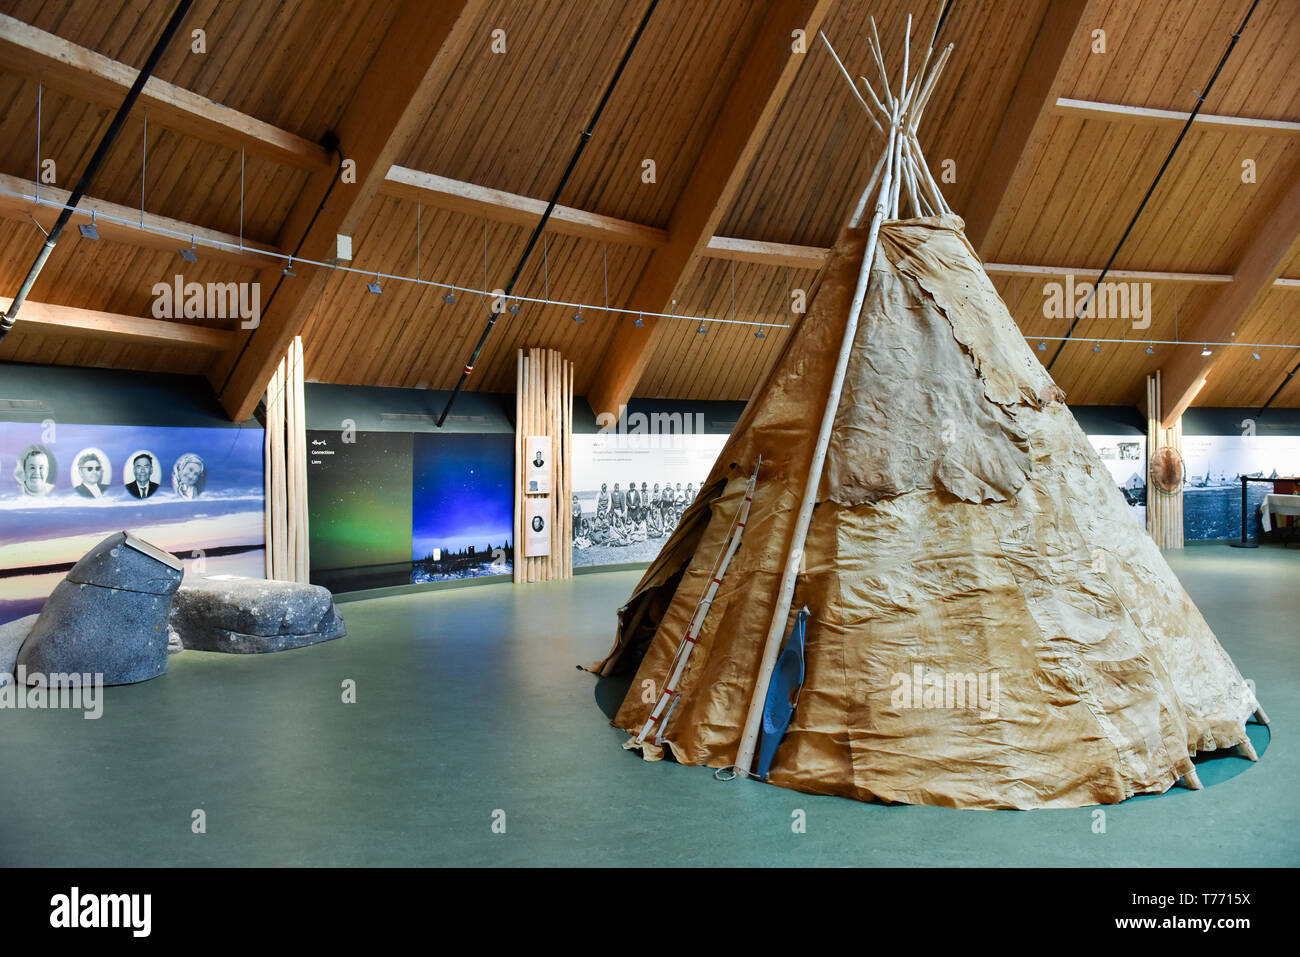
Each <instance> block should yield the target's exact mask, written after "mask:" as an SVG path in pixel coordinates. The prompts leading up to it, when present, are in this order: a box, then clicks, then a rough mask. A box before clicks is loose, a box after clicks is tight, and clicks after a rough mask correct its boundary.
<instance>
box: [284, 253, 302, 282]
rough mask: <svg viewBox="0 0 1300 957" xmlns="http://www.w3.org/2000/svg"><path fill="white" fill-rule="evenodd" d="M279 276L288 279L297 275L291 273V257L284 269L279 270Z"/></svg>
mask: <svg viewBox="0 0 1300 957" xmlns="http://www.w3.org/2000/svg"><path fill="white" fill-rule="evenodd" d="M280 275H281V276H289V277H290V278H292V277H293V276H296V275H298V274H297V273H296V272H294V271H293V257H292V256H290V257H289V262H288V263H287V264H286V265H285V267H284V268H283V269H281V270H280Z"/></svg>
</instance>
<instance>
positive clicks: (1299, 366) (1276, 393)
mask: <svg viewBox="0 0 1300 957" xmlns="http://www.w3.org/2000/svg"><path fill="white" fill-rule="evenodd" d="M1297 372H1300V363H1297V365H1296V367H1295V368H1294V369H1292V370H1291V371H1290V372H1288V373H1287V374H1286V378H1285V379H1283V380H1282V384H1281V385H1280V386H1278V387H1277V388H1276V389H1274V390H1273V394H1272V395H1270V396H1269V397H1268V401H1266V402H1265V403H1264V404H1263V405H1261V406H1260V407H1259V412H1258V413H1257V414H1258V415H1263V414H1264V410H1265V409H1267V408H1268V407H1269V406H1270V405H1272V404H1273V400H1274V399H1276V398H1277V397H1278V396H1279V395H1281V394H1282V390H1283V389H1285V388H1286V387H1287V386H1288V385H1290V384H1291V380H1292V379H1293V378H1295V374H1296V373H1297Z"/></svg>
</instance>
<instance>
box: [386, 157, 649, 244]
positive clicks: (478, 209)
mask: <svg viewBox="0 0 1300 957" xmlns="http://www.w3.org/2000/svg"><path fill="white" fill-rule="evenodd" d="M383 192H384V194H385V195H386V196H396V197H398V198H400V199H407V200H410V201H411V202H415V201H416V200H419V201H420V202H422V203H423V204H424V205H426V206H433V207H436V208H438V209H447V210H451V211H452V212H456V213H465V214H467V215H469V216H481V217H483V218H484V219H490V220H492V221H493V222H497V223H509V224H511V225H513V226H527V227H528V228H529V229H531V228H532V227H534V226H536V225H537V221H538V220H539V219H541V217H542V214H543V213H545V212H546V200H544V199H533V198H532V197H531V196H520V195H519V194H518V193H507V192H506V191H505V190H500V189H489V188H488V187H486V186H478V185H475V184H474V183H466V182H462V181H460V180H455V179H448V178H447V177H445V176H437V175H435V174H433V173H422V172H420V171H419V170H414V169H407V168H406V167H405V166H394V167H392V168H391V169H389V171H388V175H387V176H386V177H384V187H383ZM546 225H547V232H553V233H558V234H560V235H563V236H579V237H581V238H583V239H594V240H597V241H598V242H608V243H620V244H622V245H625V246H650V247H657V246H663V245H665V244H667V242H668V232H667V231H666V230H663V229H657V228H655V227H654V226H643V225H641V224H640V223H633V222H629V221H628V220H626V219H615V218H614V217H613V216H602V215H600V214H599V213H589V212H587V211H586V210H582V209H574V208H573V207H571V206H556V207H555V210H554V211H553V212H552V213H551V218H550V220H549V221H548V222H547V224H546Z"/></svg>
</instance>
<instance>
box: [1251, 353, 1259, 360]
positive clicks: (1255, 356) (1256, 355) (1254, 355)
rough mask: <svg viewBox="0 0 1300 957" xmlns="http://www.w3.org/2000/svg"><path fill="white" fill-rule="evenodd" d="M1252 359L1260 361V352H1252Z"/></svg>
mask: <svg viewBox="0 0 1300 957" xmlns="http://www.w3.org/2000/svg"><path fill="white" fill-rule="evenodd" d="M1251 357H1252V358H1255V359H1258V358H1259V353H1258V352H1252V353H1251Z"/></svg>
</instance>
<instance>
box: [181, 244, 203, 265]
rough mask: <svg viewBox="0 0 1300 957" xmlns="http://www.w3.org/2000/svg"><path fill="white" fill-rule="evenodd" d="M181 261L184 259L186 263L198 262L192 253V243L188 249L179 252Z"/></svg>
mask: <svg viewBox="0 0 1300 957" xmlns="http://www.w3.org/2000/svg"><path fill="white" fill-rule="evenodd" d="M181 259H184V260H185V261H186V262H187V263H196V262H198V261H199V257H198V256H197V255H195V253H194V243H192V242H191V243H190V245H189V248H188V249H182V250H181Z"/></svg>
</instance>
